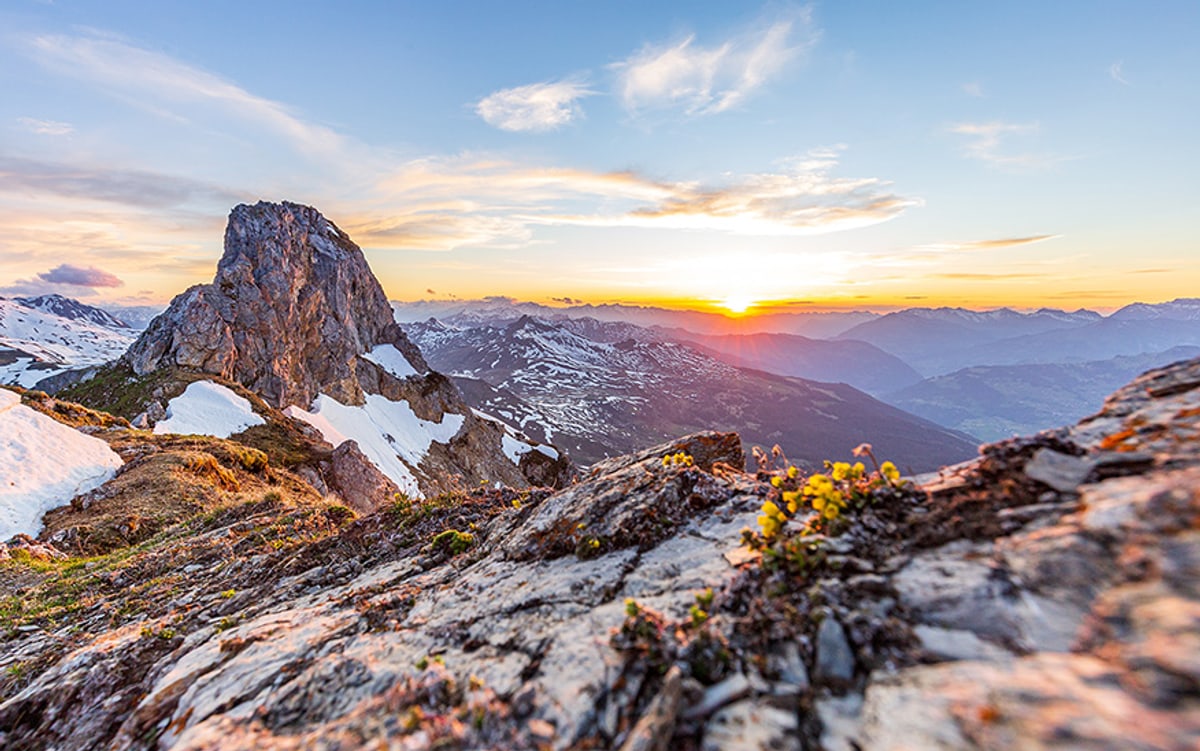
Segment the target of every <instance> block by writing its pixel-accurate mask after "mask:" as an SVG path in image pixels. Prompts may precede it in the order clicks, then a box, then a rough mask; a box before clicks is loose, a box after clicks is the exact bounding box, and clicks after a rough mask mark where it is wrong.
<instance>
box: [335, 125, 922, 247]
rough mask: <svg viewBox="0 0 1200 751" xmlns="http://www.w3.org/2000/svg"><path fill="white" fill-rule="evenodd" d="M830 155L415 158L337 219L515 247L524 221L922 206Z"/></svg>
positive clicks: (726, 226)
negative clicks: (665, 159)
mask: <svg viewBox="0 0 1200 751" xmlns="http://www.w3.org/2000/svg"><path fill="white" fill-rule="evenodd" d="M837 153H838V150H837V149H819V150H815V151H813V152H810V153H807V154H804V155H802V156H800V157H797V158H795V159H791V160H787V161H786V162H784V163H783V164H782V165H781V168H780V169H778V170H776V171H772V172H760V173H751V174H745V175H740V176H731V177H728V178H727V179H725V180H723V181H721V182H720V183H715V184H707V185H706V184H703V183H698V182H690V181H668V180H655V179H651V178H649V177H646V176H644V175H641V174H639V173H636V172H630V171H626V172H592V171H588V170H578V169H557V168H531V167H525V166H521V165H518V164H515V163H512V162H506V161H496V160H487V159H471V158H466V157H463V158H459V159H450V160H445V159H443V160H432V159H424V160H419V161H414V162H412V163H410V164H408V165H405V166H404V167H403V168H402V169H400V170H398V171H396V172H395V173H394V174H392V175H391V176H390V177H389V179H388V180H387V181H386V182H385V183H384V184H382V185H381V186H380V190H381V191H382V194H383V196H384V199H383V200H381V203H382V204H383V205H385V206H386V207H388V208H386V209H385V208H381V209H380V210H378V211H376V212H374V213H372V214H369V215H360V216H358V217H357V218H356V219H354V218H352V219H351V220H350V221H348V222H343V224H345V226H346V227H347V229H348V230H349V231H351V232H352V233H354V234H355V236H356V237H362V238H363V239H362V242H364V244H366V245H372V246H379V247H393V248H420V249H430V250H444V249H451V248H454V247H460V246H464V245H477V244H500V245H511V244H524V243H528V242H530V240H531V239H532V228H533V227H536V226H552V225H565V226H591V227H649V228H661V229H685V230H715V231H720V232H726V233H730V234H739V235H767V236H771V235H774V236H780V235H808V234H818V233H823V232H833V231H838V230H844V229H851V228H854V227H862V226H867V225H871V224H877V223H879V222H885V221H888V220H889V219H893V218H895V217H897V216H899V215H900V214H901V213H903V212H904V211H905V210H907V209H908V208H911V207H914V206H919V205H921V200H920V199H919V198H913V197H906V196H902V195H900V194H898V193H895V192H894V191H893V190H892V189H891V186H890V185H889V184H888V183H887V182H886V181H883V180H881V179H879V178H847V177H839V176H835V175H833V174H832V171H833V170H834V169H835V168H836V166H837ZM396 206H401V207H404V208H402V209H400V210H399V211H398V210H396V209H395V208H394V207H396Z"/></svg>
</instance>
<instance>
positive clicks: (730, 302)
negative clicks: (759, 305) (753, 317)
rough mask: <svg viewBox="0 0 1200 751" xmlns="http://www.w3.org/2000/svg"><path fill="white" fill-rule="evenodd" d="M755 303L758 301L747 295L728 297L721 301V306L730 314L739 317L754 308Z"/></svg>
mask: <svg viewBox="0 0 1200 751" xmlns="http://www.w3.org/2000/svg"><path fill="white" fill-rule="evenodd" d="M756 302H758V301H757V300H755V299H754V298H752V297H750V296H749V295H730V296H729V297H726V298H725V299H724V300H722V301H721V306H722V307H724V308H726V309H728V310H729V312H730V313H736V314H738V315H741V314H742V313H745V312H746V311H747V310H749V309H750V308H752V307H754V304H755V303H756Z"/></svg>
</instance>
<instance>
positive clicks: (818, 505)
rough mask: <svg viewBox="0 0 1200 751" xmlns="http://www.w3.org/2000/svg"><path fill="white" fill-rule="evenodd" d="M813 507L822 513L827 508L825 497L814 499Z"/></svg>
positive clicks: (820, 496)
mask: <svg viewBox="0 0 1200 751" xmlns="http://www.w3.org/2000/svg"><path fill="white" fill-rule="evenodd" d="M812 507H813V510H815V511H820V510H821V509H823V508H825V496H823V495H819V496H816V497H815V498H813V499H812Z"/></svg>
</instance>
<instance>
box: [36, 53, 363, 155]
mask: <svg viewBox="0 0 1200 751" xmlns="http://www.w3.org/2000/svg"><path fill="white" fill-rule="evenodd" d="M26 46H27V49H28V51H29V52H30V54H31V56H32V57H33V58H34V59H35V60H37V61H38V62H39V63H40V64H42V65H43V66H45V67H46V68H48V69H51V70H53V71H54V72H56V73H58V74H60V75H64V76H68V77H72V78H76V79H80V80H84V81H88V82H91V83H95V84H97V85H99V86H102V87H104V88H106V89H108V90H110V91H112V92H114V93H118V94H121V95H123V96H125V97H126V98H128V99H130V100H131V101H134V102H135V103H139V104H141V105H143V106H144V107H145V108H146V109H149V110H151V111H157V112H159V113H165V114H168V115H174V116H176V117H179V115H178V113H171V112H170V108H171V107H172V106H173V105H178V104H203V105H206V106H215V107H219V108H222V109H223V110H224V111H226V112H227V113H229V114H231V115H234V116H237V117H240V118H243V119H245V120H250V121H254V122H257V123H259V124H260V125H262V126H264V127H266V128H268V129H270V130H271V131H272V132H273V133H275V134H277V135H279V136H281V137H283V138H286V139H288V140H289V141H290V142H291V143H292V145H293V146H294V147H295V148H297V149H299V150H300V151H301V152H303V153H305V154H308V155H312V156H328V155H330V154H332V153H335V152H337V151H338V150H339V149H340V148H341V147H342V146H343V139H342V138H341V137H340V136H339V135H338V134H337V133H335V132H334V131H333V130H331V129H329V128H326V127H323V126H320V125H314V124H312V123H308V122H305V121H304V120H302V119H301V118H299V117H297V116H296V115H294V114H293V113H292V112H290V111H289V109H288V108H287V107H286V106H284V105H283V104H280V103H279V102H275V101H272V100H270V99H266V98H263V97H260V96H256V95H254V94H251V93H250V92H248V91H246V90H245V89H243V88H241V87H240V86H237V85H236V84H233V83H231V82H229V81H227V80H225V79H223V78H221V77H220V76H217V75H214V74H212V73H209V72H207V71H204V70H200V69H199V68H196V67H193V66H190V65H187V64H186V63H183V62H180V61H178V60H176V59H174V58H172V57H170V56H168V55H165V54H163V53H160V52H155V51H153V50H148V49H144V48H142V47H137V46H134V45H132V44H129V43H127V42H126V41H124V40H121V39H118V38H115V37H113V36H110V35H104V34H100V33H92V34H89V35H79V36H67V35H44V36H35V37H31V38H29V39H27V45H26ZM185 119H186V118H185Z"/></svg>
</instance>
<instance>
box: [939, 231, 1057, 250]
mask: <svg viewBox="0 0 1200 751" xmlns="http://www.w3.org/2000/svg"><path fill="white" fill-rule="evenodd" d="M1059 237H1062V235H1029V236H1028V237H1001V238H996V239H990V240H967V241H964V242H944V243H929V244H926V245H921V246H918V247H917V248H916V250H917V251H918V252H927V253H928V252H932V253H953V252H959V251H973V250H999V249H1001V248H1014V247H1019V246H1021V245H1033V244H1034V243H1040V242H1045V241H1047V240H1055V239H1057V238H1059Z"/></svg>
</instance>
